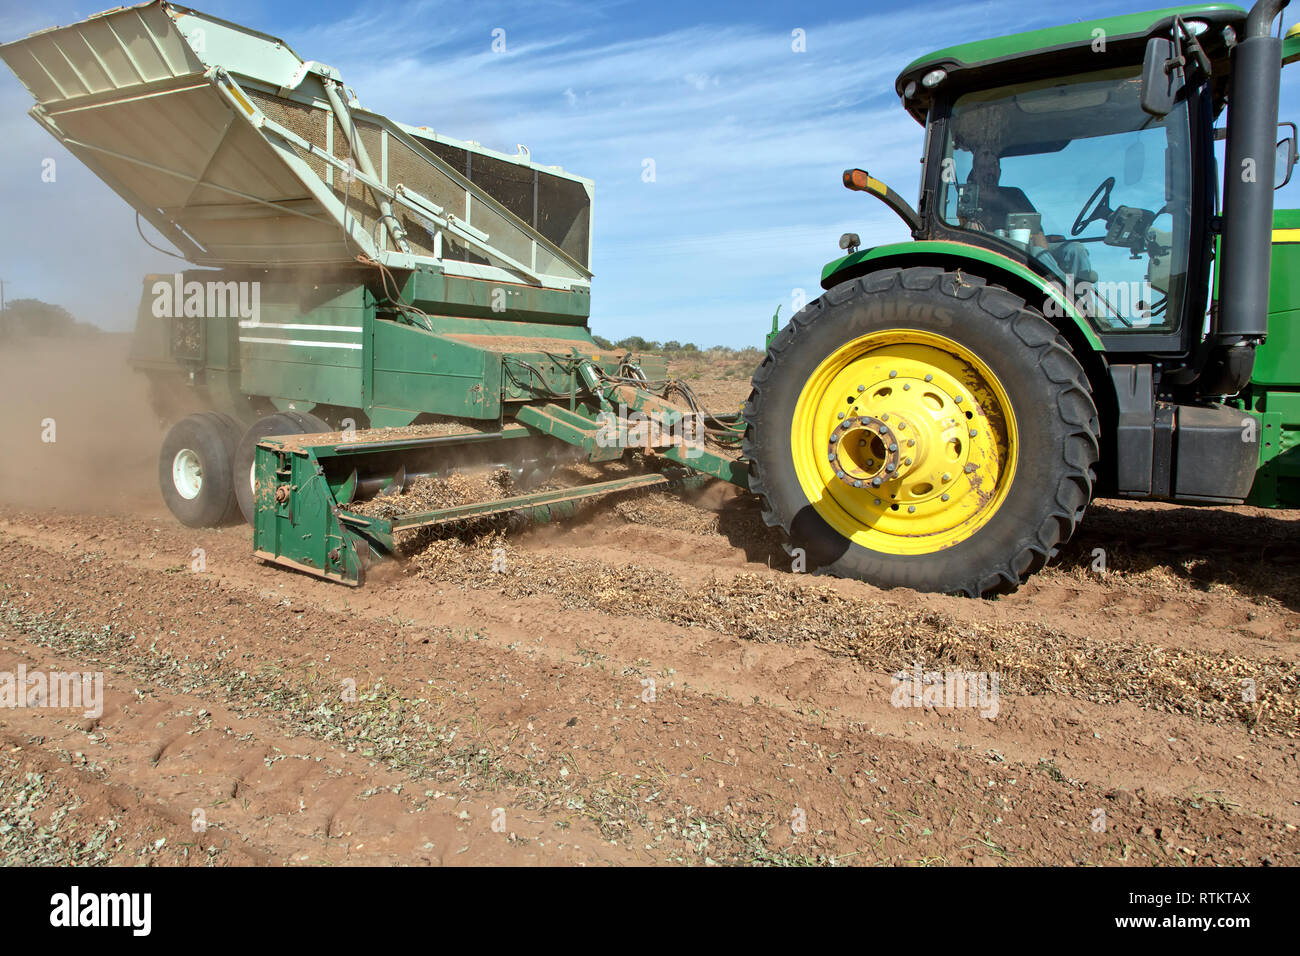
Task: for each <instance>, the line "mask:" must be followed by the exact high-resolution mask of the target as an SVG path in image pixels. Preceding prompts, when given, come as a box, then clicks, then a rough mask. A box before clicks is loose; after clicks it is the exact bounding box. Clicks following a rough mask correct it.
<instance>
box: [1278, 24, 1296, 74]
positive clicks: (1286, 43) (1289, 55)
mask: <svg viewBox="0 0 1300 956" xmlns="http://www.w3.org/2000/svg"><path fill="white" fill-rule="evenodd" d="M1296 60H1300V31H1297V30H1296V28H1295V27H1292V28H1291V29H1290V30H1288V31H1287V32H1286V37H1285V38H1284V39H1283V40H1282V65H1283V66H1286V65H1287V64H1288V63H1294V62H1295V61H1296Z"/></svg>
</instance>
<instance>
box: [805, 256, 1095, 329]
mask: <svg viewBox="0 0 1300 956" xmlns="http://www.w3.org/2000/svg"><path fill="white" fill-rule="evenodd" d="M940 256H942V257H945V258H952V257H956V258H960V259H969V260H971V261H973V262H979V263H981V264H982V265H984V266H985V267H988V266H992V267H993V268H994V269H998V270H1001V271H1003V272H1006V273H1009V274H1011V275H1013V276H1015V277H1016V278H1017V279H1019V280H1020V281H1022V282H1026V283H1028V284H1030V285H1031V286H1033V287H1034V288H1035V289H1037V290H1038V291H1039V292H1041V293H1042V296H1043V301H1044V302H1046V300H1048V299H1052V300H1054V301H1055V302H1056V304H1057V306H1058V307H1059V309H1060V312H1061V314H1062V315H1065V316H1068V317H1069V318H1070V321H1071V322H1073V323H1074V325H1075V326H1076V327H1077V328H1078V330H1079V332H1080V333H1081V334H1082V335H1083V337H1084V338H1085V339H1086V340H1087V341H1088V344H1089V345H1091V346H1092V347H1093V348H1094V349H1096V350H1098V351H1101V350H1102V344H1101V339H1099V338H1098V337H1097V333H1096V332H1095V331H1094V330H1093V328H1092V326H1091V325H1089V324H1088V320H1087V319H1086V318H1084V317H1083V316H1082V315H1080V314H1079V310H1078V309H1077V308H1075V305H1074V303H1073V302H1071V301H1070V300H1069V299H1068V298H1067V297H1066V296H1065V295H1063V294H1062V293H1061V291H1060V290H1058V289H1057V288H1056V287H1054V286H1053V285H1051V284H1050V283H1048V282H1046V281H1044V279H1043V277H1042V276H1040V275H1038V274H1037V273H1036V272H1034V271H1033V270H1031V269H1029V268H1027V267H1026V266H1024V265H1023V264H1022V263H1019V262H1016V260H1014V259H1010V258H1008V257H1007V256H1003V255H999V254H998V253H996V252H992V251H990V250H988V249H983V248H980V247H979V246H970V245H966V244H965V243H960V242H951V241H948V240H943V239H925V240H921V241H919V242H899V243H894V244H892V245H888V246H875V247H873V248H871V249H861V250H859V251H858V252H854V253H850V254H849V255H847V256H844V257H842V258H840V259H836V260H835V261H833V262H830V263H827V265H826V267H825V268H824V269H822V282H821V284H822V288H823V289H829V288H830V287H831V286H833V285H836V284H837V283H839V282H841V281H843V279H841V278H839V277H840V276H844V275H852V274H854V273H856V272H860V271H861V270H860V267H861V266H862V265H863V264H866V263H870V264H872V265H873V266H878V267H879V268H882V269H887V268H890V267H892V266H894V265H902V264H907V265H916V264H918V263H917V262H916V261H915V260H924V259H927V258H929V259H934V258H937V257H940Z"/></svg>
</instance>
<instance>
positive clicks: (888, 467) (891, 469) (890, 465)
mask: <svg viewBox="0 0 1300 956" xmlns="http://www.w3.org/2000/svg"><path fill="white" fill-rule="evenodd" d="M893 470H894V463H893V462H892V461H891V462H890V463H889V464H888V465H886V466H885V471H893Z"/></svg>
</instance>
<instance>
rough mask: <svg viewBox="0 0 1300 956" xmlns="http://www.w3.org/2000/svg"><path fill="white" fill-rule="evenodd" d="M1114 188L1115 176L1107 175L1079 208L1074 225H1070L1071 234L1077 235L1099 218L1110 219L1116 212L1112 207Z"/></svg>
mask: <svg viewBox="0 0 1300 956" xmlns="http://www.w3.org/2000/svg"><path fill="white" fill-rule="evenodd" d="M1114 188H1115V177H1114V176H1107V177H1106V179H1105V180H1103V182H1102V184H1101V185H1100V186H1098V187H1097V188H1096V189H1095V190H1093V193H1092V195H1091V196H1089V197H1088V201H1087V202H1086V203H1084V204H1083V208H1082V209H1081V210H1079V215H1078V216H1077V217H1075V220H1074V225H1073V226H1071V227H1070V235H1071V236H1077V235H1078V234H1079V233H1081V232H1083V230H1085V229H1087V228H1088V224H1089V223H1092V222H1096V221H1097V220H1098V219H1100V220H1101V221H1102V222H1109V221H1110V217H1111V216H1113V215H1114V214H1115V210H1113V209H1111V208H1110V191H1111V190H1112V189H1114ZM1089 210H1091V212H1089Z"/></svg>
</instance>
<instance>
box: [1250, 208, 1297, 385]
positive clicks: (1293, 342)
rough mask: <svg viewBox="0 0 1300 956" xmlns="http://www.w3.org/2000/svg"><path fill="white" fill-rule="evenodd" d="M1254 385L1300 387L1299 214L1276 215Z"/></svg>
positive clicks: (1293, 211) (1279, 212)
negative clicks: (1263, 329) (1262, 340)
mask: <svg viewBox="0 0 1300 956" xmlns="http://www.w3.org/2000/svg"><path fill="white" fill-rule="evenodd" d="M1252 381H1253V382H1255V383H1257V384H1260V385H1300V210H1296V209H1279V210H1277V211H1275V212H1274V213H1273V250H1272V264H1271V268H1270V270H1269V289H1268V339H1267V341H1265V343H1264V344H1263V345H1262V346H1260V347H1259V348H1258V349H1256V350H1255V371H1254V374H1253V375H1252Z"/></svg>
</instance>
